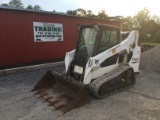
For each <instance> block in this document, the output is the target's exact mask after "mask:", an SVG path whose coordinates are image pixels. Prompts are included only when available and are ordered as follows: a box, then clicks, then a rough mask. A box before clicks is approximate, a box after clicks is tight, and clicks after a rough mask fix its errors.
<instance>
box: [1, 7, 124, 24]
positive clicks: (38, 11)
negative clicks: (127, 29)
mask: <svg viewBox="0 0 160 120" xmlns="http://www.w3.org/2000/svg"><path fill="white" fill-rule="evenodd" d="M1 9H4V10H13V11H23V12H33V13H44V14H52V15H61V16H67V17H74V18H83V19H94V20H103V21H111V20H104V19H99V18H91V17H81V16H75V15H68V14H65V13H63V12H51V11H43V10H30V9H24V8H15V7H6V6H0V10H1ZM115 17H116V16H115ZM115 17H108V18H115ZM111 22H117V23H121V22H120V21H111Z"/></svg>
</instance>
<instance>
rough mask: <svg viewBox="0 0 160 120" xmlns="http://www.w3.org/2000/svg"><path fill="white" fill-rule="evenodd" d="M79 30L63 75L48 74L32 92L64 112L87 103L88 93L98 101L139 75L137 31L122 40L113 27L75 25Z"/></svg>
mask: <svg viewBox="0 0 160 120" xmlns="http://www.w3.org/2000/svg"><path fill="white" fill-rule="evenodd" d="M78 30H79V37H78V42H77V46H76V49H75V50H72V51H71V52H68V53H66V56H65V73H64V74H59V73H56V72H54V71H48V72H47V73H46V74H45V75H44V76H43V77H42V79H41V80H40V81H39V82H38V83H37V84H36V85H35V87H34V89H33V91H34V92H35V94H39V95H40V96H41V97H42V98H44V99H45V100H46V101H48V102H49V103H50V104H51V105H53V106H55V108H56V109H60V110H62V111H63V113H66V112H68V111H70V110H72V109H75V108H78V107H80V106H83V105H85V104H88V103H90V102H91V99H90V94H91V95H93V96H94V97H96V98H99V99H101V98H104V97H106V96H108V95H111V94H114V93H117V92H119V91H123V90H125V89H126V88H128V87H130V86H132V85H134V83H135V73H136V72H139V64H140V54H141V48H140V47H139V46H138V44H137V43H138V37H139V34H138V32H137V31H132V32H130V34H129V36H128V37H127V38H126V39H125V40H123V41H121V32H120V29H119V28H118V27H115V26H111V25H105V24H89V25H78Z"/></svg>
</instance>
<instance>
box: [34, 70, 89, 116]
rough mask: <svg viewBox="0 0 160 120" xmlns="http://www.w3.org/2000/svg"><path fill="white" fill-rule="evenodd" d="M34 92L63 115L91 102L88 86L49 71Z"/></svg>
mask: <svg viewBox="0 0 160 120" xmlns="http://www.w3.org/2000/svg"><path fill="white" fill-rule="evenodd" d="M33 92H35V94H39V95H40V97H39V98H43V99H44V100H45V101H47V102H49V103H50V105H49V106H54V107H55V108H56V109H59V110H61V111H62V112H63V114H64V113H66V112H68V111H70V110H72V109H75V108H78V107H81V106H83V105H85V104H88V103H90V102H91V100H90V96H89V93H88V89H87V86H85V85H84V84H82V83H80V82H78V81H76V80H73V79H71V78H70V77H67V76H64V75H60V74H59V73H56V72H53V71H48V72H47V73H46V74H45V75H44V76H43V77H42V78H41V80H40V81H38V83H37V84H36V85H35V86H34V89H33Z"/></svg>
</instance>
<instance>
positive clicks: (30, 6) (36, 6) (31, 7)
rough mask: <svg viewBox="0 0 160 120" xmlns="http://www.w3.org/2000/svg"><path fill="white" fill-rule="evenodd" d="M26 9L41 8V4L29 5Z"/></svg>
mask: <svg viewBox="0 0 160 120" xmlns="http://www.w3.org/2000/svg"><path fill="white" fill-rule="evenodd" d="M26 9H30V10H41V6H39V5H35V6H32V5H28V6H27V7H26Z"/></svg>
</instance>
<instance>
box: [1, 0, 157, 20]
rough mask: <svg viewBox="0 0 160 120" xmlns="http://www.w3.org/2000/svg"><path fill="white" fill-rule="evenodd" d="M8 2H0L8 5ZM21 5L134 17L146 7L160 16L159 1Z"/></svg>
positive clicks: (37, 0)
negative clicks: (80, 9)
mask: <svg viewBox="0 0 160 120" xmlns="http://www.w3.org/2000/svg"><path fill="white" fill-rule="evenodd" d="M9 1H10V0H0V4H1V3H8V2H9ZM21 1H22V3H23V5H24V6H25V7H26V6H28V5H37V4H38V5H40V6H41V7H42V9H43V10H45V11H53V10H56V12H66V11H67V10H75V9H77V8H83V9H85V10H91V11H92V12H93V13H94V14H98V12H99V11H101V10H105V11H106V13H107V15H109V16H125V17H126V16H134V15H136V14H137V13H138V11H140V10H142V9H143V8H144V7H146V8H147V9H148V10H149V11H150V13H151V15H158V16H160V0H21Z"/></svg>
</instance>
